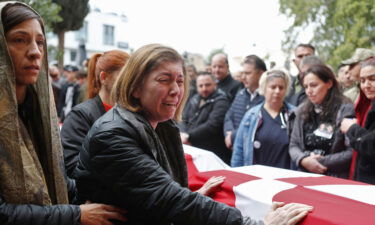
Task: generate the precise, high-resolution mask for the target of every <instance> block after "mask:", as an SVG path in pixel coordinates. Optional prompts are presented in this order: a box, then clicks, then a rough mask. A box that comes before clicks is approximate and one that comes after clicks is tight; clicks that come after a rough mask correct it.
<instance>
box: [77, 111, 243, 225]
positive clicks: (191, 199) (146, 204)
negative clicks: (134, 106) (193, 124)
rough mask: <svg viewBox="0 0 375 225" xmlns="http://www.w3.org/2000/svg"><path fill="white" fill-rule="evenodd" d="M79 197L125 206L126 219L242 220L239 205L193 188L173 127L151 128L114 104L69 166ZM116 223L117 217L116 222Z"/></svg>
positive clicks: (156, 221) (143, 221)
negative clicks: (75, 165)
mask: <svg viewBox="0 0 375 225" xmlns="http://www.w3.org/2000/svg"><path fill="white" fill-rule="evenodd" d="M74 176H75V178H76V182H77V188H78V194H79V196H80V198H81V200H83V201H84V200H91V201H92V202H101V203H108V204H112V205H115V206H119V207H122V208H124V209H126V210H128V214H127V218H128V222H127V223H126V224H131V225H134V224H137V225H141V224H154V225H158V224H171V223H173V224H194V225H200V224H202V225H203V224H212V225H213V224H223V225H224V224H233V225H236V224H241V223H242V216H241V213H240V211H239V210H237V209H235V208H232V207H229V206H227V205H225V204H222V203H218V202H215V201H213V200H212V199H211V198H208V197H205V196H202V195H200V194H198V193H193V192H191V191H189V190H188V189H187V188H185V187H186V186H187V172H186V163H185V160H184V154H183V150H182V144H181V140H180V136H179V131H178V128H177V127H176V126H175V124H174V122H173V121H166V122H163V123H159V124H158V127H157V128H156V130H154V129H153V128H152V127H151V126H150V124H149V123H148V121H146V120H145V119H144V117H143V116H141V115H140V114H138V113H132V112H130V111H127V110H125V109H122V108H120V107H118V106H115V107H114V108H113V109H111V110H110V111H108V112H107V113H106V114H104V116H102V117H101V118H100V119H98V120H97V121H96V122H95V124H94V125H93V126H92V128H91V130H90V131H89V133H88V135H87V137H86V139H85V142H84V144H83V148H82V151H81V153H80V156H79V161H78V166H77V168H76V170H75V172H74ZM118 224H120V223H118Z"/></svg>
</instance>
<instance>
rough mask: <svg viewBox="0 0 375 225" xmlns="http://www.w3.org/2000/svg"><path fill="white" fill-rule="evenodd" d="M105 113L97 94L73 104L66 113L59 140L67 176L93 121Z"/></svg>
mask: <svg viewBox="0 0 375 225" xmlns="http://www.w3.org/2000/svg"><path fill="white" fill-rule="evenodd" d="M104 113H105V109H104V106H103V103H102V100H101V99H100V97H99V95H97V96H96V97H94V98H92V99H89V100H87V101H85V102H82V103H81V104H79V105H77V106H75V107H74V108H73V109H72V111H71V112H70V113H69V114H68V116H67V117H66V119H65V121H64V125H63V126H62V128H61V142H62V146H63V148H64V160H65V169H66V174H67V175H68V177H71V176H72V173H73V171H74V169H75V167H76V164H77V159H78V153H79V151H80V149H81V146H82V143H83V141H84V140H85V137H86V135H87V133H88V132H89V130H90V128H91V126H92V125H93V124H94V122H95V121H96V120H97V119H98V118H99V117H101V116H102V115H103V114H104Z"/></svg>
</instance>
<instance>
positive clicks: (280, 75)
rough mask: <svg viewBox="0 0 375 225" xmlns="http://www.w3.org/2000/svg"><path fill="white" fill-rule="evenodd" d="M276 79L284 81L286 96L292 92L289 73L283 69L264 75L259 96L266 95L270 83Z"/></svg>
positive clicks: (260, 82)
mask: <svg viewBox="0 0 375 225" xmlns="http://www.w3.org/2000/svg"><path fill="white" fill-rule="evenodd" d="M274 78H281V79H283V80H284V82H285V88H286V92H285V96H287V95H288V93H289V90H290V85H289V84H290V76H289V74H288V72H286V71H284V70H282V69H276V70H270V71H267V72H265V73H263V74H262V76H261V77H260V79H259V94H261V95H264V93H265V92H266V86H267V83H268V81H270V80H272V79H274Z"/></svg>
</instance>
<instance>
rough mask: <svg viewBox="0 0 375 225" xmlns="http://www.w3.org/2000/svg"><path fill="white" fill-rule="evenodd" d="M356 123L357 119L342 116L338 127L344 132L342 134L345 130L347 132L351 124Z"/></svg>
mask: <svg viewBox="0 0 375 225" xmlns="http://www.w3.org/2000/svg"><path fill="white" fill-rule="evenodd" d="M356 123H357V119H349V118H344V119H343V120H342V121H341V127H340V130H341V132H342V133H344V134H346V132H348V130H349V128H350V127H351V126H352V125H353V124H356Z"/></svg>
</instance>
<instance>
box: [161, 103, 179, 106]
mask: <svg viewBox="0 0 375 225" xmlns="http://www.w3.org/2000/svg"><path fill="white" fill-rule="evenodd" d="M163 105H166V106H177V104H173V103H163Z"/></svg>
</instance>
